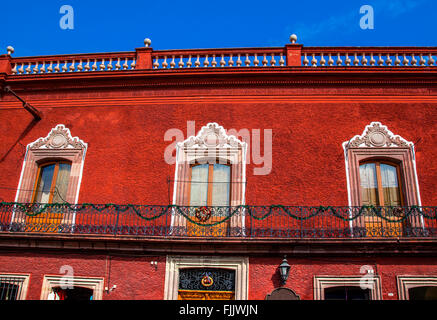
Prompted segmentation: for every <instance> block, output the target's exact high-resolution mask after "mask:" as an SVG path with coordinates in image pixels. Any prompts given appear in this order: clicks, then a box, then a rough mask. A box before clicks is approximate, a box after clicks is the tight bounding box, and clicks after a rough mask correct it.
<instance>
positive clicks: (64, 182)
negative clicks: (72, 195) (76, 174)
mask: <svg viewBox="0 0 437 320" xmlns="http://www.w3.org/2000/svg"><path fill="white" fill-rule="evenodd" d="M70 170H71V165H70V164H68V163H60V164H59V170H58V176H57V178H56V185H55V186H56V189H55V190H54V195H53V203H63V202H66V198H67V189H68V181H69V180H70Z"/></svg>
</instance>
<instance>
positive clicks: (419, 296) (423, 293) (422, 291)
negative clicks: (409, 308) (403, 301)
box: [408, 286, 437, 300]
mask: <svg viewBox="0 0 437 320" xmlns="http://www.w3.org/2000/svg"><path fill="white" fill-rule="evenodd" d="M408 295H409V299H410V300H437V287H432V286H429V287H428V286H425V287H415V288H410V289H408Z"/></svg>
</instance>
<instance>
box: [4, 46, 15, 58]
mask: <svg viewBox="0 0 437 320" xmlns="http://www.w3.org/2000/svg"><path fill="white" fill-rule="evenodd" d="M6 50H8V56H10V55H11V54H13V53H14V51H15V50H14V47H13V46H8V47H7V48H6Z"/></svg>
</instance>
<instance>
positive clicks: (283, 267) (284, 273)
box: [278, 256, 290, 285]
mask: <svg viewBox="0 0 437 320" xmlns="http://www.w3.org/2000/svg"><path fill="white" fill-rule="evenodd" d="M278 268H279V274H280V275H281V279H282V285H285V282H287V279H288V274H289V272H290V265H289V264H288V262H287V256H284V260H282V263H281V264H280V265H279V267H278Z"/></svg>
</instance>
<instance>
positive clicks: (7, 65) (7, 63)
mask: <svg viewBox="0 0 437 320" xmlns="http://www.w3.org/2000/svg"><path fill="white" fill-rule="evenodd" d="M0 73H6V74H11V73H12V67H11V57H10V56H9V55H7V54H2V55H0Z"/></svg>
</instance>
